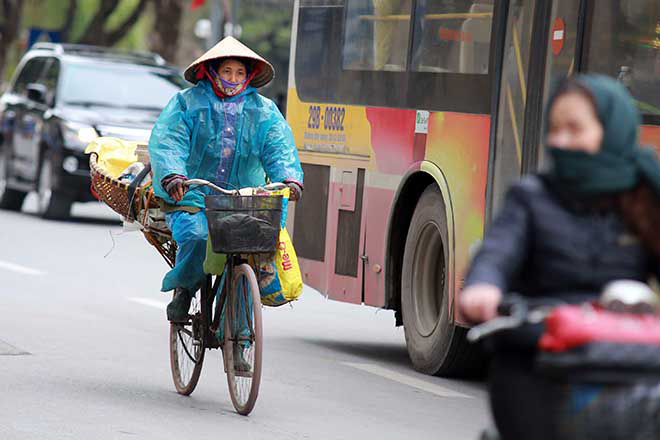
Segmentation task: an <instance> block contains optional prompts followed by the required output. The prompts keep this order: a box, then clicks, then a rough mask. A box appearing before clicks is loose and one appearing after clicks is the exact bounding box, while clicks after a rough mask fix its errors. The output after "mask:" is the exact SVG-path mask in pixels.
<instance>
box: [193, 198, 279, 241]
mask: <svg viewBox="0 0 660 440" xmlns="http://www.w3.org/2000/svg"><path fill="white" fill-rule="evenodd" d="M281 217H282V197H281V196H215V195H212V196H207V197H206V219H207V221H208V225H209V236H210V238H211V247H212V249H213V252H217V253H223V254H228V253H268V252H274V251H275V249H276V248H277V243H278V238H279V234H280V220H281Z"/></svg>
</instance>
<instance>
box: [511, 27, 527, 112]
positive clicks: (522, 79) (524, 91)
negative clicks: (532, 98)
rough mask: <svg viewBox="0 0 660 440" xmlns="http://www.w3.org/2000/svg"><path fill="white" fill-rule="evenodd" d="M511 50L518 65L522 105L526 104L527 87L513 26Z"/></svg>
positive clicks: (517, 39)
mask: <svg viewBox="0 0 660 440" xmlns="http://www.w3.org/2000/svg"><path fill="white" fill-rule="evenodd" d="M513 48H514V49H515V51H516V61H517V63H518V78H520V93H521V94H522V100H523V105H525V104H526V103H527V86H526V85H525V71H524V70H523V65H522V56H521V54H520V37H519V36H518V27H517V26H516V24H515V23H514V24H513Z"/></svg>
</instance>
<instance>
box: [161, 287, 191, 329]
mask: <svg viewBox="0 0 660 440" xmlns="http://www.w3.org/2000/svg"><path fill="white" fill-rule="evenodd" d="M192 297H193V295H192V293H190V291H188V290H187V289H184V288H182V287H177V288H176V289H174V298H173V299H172V301H170V303H169V304H168V305H167V320H168V321H170V322H187V321H188V310H189V309H190V302H191V301H192Z"/></svg>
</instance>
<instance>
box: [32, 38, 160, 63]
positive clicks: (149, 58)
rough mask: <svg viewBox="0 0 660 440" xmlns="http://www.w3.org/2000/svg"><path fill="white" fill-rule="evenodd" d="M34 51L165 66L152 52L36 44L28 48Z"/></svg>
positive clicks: (88, 46)
mask: <svg viewBox="0 0 660 440" xmlns="http://www.w3.org/2000/svg"><path fill="white" fill-rule="evenodd" d="M30 49H34V50H48V51H52V52H54V53H56V54H58V55H64V54H67V55H95V56H100V57H107V58H114V59H118V58H119V59H124V60H128V61H141V62H147V63H152V64H156V65H158V66H163V65H165V64H166V62H165V60H164V59H163V57H161V56H160V55H158V54H157V53H152V52H134V51H126V50H121V49H115V48H110V47H102V46H90V45H86V44H68V43H67V44H63V43H36V44H34V45H32V47H30Z"/></svg>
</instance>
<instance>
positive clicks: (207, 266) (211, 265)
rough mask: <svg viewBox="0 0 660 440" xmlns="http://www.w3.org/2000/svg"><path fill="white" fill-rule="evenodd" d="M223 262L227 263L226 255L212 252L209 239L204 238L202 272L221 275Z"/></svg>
mask: <svg viewBox="0 0 660 440" xmlns="http://www.w3.org/2000/svg"><path fill="white" fill-rule="evenodd" d="M225 263H227V255H226V254H218V253H216V252H213V249H212V248H211V240H210V239H208V240H206V258H205V259H204V272H205V273H209V274H213V275H221V274H222V272H224V270H225Z"/></svg>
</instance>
